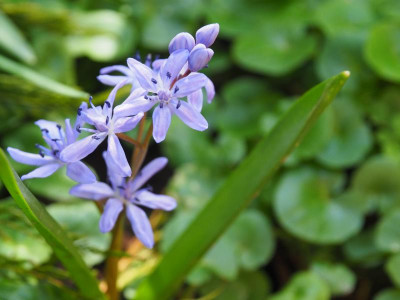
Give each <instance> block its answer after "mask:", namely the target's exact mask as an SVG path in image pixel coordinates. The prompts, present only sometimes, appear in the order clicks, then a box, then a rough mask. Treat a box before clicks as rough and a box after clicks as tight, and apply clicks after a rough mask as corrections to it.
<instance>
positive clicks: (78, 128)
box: [75, 125, 82, 133]
mask: <svg viewBox="0 0 400 300" xmlns="http://www.w3.org/2000/svg"><path fill="white" fill-rule="evenodd" d="M75 129H76V131H78V132H79V133H81V132H82V131H81V128H80V127H79V125H77V126H76V127H75Z"/></svg>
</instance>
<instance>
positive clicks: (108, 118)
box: [106, 116, 110, 125]
mask: <svg viewBox="0 0 400 300" xmlns="http://www.w3.org/2000/svg"><path fill="white" fill-rule="evenodd" d="M108 121H110V117H109V116H107V118H106V125H108Z"/></svg>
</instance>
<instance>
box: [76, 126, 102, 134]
mask: <svg viewBox="0 0 400 300" xmlns="http://www.w3.org/2000/svg"><path fill="white" fill-rule="evenodd" d="M79 130H80V131H82V130H83V131H86V132H91V133H97V132H98V131H97V130H95V129H92V128H85V127H79Z"/></svg>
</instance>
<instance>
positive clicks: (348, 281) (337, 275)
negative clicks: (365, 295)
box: [311, 262, 356, 296]
mask: <svg viewBox="0 0 400 300" xmlns="http://www.w3.org/2000/svg"><path fill="white" fill-rule="evenodd" d="M311 269H312V271H313V272H315V274H317V275H319V276H320V277H321V278H322V279H324V280H325V281H326V283H327V284H328V285H329V289H330V290H331V293H332V295H335V296H341V295H347V294H350V293H351V292H352V291H353V290H354V287H355V284H356V276H355V275H354V273H353V272H352V271H351V270H350V269H349V268H348V267H347V266H346V265H343V264H334V263H329V262H315V263H313V265H312V266H311Z"/></svg>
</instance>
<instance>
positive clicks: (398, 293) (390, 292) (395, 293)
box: [374, 289, 400, 300]
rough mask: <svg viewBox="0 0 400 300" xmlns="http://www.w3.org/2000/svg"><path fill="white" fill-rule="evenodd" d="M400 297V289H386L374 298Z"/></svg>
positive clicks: (389, 299) (377, 299)
mask: <svg viewBox="0 0 400 300" xmlns="http://www.w3.org/2000/svg"><path fill="white" fill-rule="evenodd" d="M398 299H400V290H396V289H386V290H383V291H382V292H380V293H379V294H378V295H376V296H375V297H374V300H398Z"/></svg>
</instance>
